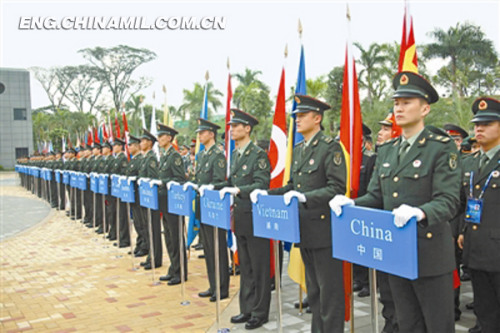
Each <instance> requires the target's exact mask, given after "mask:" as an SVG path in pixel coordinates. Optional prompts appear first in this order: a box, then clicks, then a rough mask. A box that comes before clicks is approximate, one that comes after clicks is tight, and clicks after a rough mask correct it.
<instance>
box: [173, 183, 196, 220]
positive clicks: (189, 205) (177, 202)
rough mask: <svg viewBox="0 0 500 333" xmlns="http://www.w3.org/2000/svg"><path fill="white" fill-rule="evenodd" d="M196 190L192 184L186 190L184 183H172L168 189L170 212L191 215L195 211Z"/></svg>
mask: <svg viewBox="0 0 500 333" xmlns="http://www.w3.org/2000/svg"><path fill="white" fill-rule="evenodd" d="M193 200H194V190H193V188H192V187H191V186H190V187H189V188H188V189H187V190H186V191H184V189H183V188H182V185H172V186H170V190H168V212H169V213H171V214H176V215H184V216H189V215H191V212H192V211H193Z"/></svg>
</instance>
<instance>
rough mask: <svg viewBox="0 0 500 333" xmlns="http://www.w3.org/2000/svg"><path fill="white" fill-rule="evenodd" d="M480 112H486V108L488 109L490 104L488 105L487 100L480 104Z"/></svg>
mask: <svg viewBox="0 0 500 333" xmlns="http://www.w3.org/2000/svg"><path fill="white" fill-rule="evenodd" d="M478 107H479V110H486V108H487V107H488V103H486V101H485V100H482V101H481V102H479V106H478Z"/></svg>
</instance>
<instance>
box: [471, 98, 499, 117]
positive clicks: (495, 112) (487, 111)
mask: <svg viewBox="0 0 500 333" xmlns="http://www.w3.org/2000/svg"><path fill="white" fill-rule="evenodd" d="M472 113H474V118H472V120H471V122H473V123H479V122H487V121H495V120H496V121H500V101H499V100H497V99H494V98H491V97H479V98H478V99H476V100H475V101H474V103H473V104H472Z"/></svg>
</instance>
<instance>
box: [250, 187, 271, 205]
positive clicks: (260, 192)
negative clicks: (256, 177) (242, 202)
mask: <svg viewBox="0 0 500 333" xmlns="http://www.w3.org/2000/svg"><path fill="white" fill-rule="evenodd" d="M259 195H267V191H266V190H260V189H255V190H253V191H252V193H250V200H251V201H252V202H253V203H254V204H256V203H257V202H258V201H259Z"/></svg>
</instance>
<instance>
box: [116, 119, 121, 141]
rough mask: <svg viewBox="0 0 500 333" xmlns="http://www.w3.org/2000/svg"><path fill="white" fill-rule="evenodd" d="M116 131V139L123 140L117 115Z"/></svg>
mask: <svg viewBox="0 0 500 333" xmlns="http://www.w3.org/2000/svg"><path fill="white" fill-rule="evenodd" d="M115 130H116V137H117V138H121V137H122V136H121V134H120V124H119V123H118V118H116V114H115Z"/></svg>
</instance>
